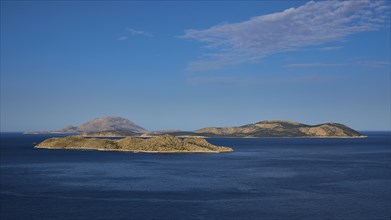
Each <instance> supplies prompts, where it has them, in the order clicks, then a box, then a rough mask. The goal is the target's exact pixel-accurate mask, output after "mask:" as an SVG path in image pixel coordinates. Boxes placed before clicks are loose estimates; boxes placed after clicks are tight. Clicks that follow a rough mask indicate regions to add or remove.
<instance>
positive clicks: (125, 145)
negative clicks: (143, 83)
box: [35, 135, 233, 153]
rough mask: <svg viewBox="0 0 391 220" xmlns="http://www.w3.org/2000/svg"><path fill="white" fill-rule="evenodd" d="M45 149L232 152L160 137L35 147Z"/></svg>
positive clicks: (70, 139)
mask: <svg viewBox="0 0 391 220" xmlns="http://www.w3.org/2000/svg"><path fill="white" fill-rule="evenodd" d="M35 148H46V149H75V150H99V151H124V152H143V153H223V152H224V153H225V152H233V149H232V148H229V147H222V146H215V145H212V144H210V143H208V142H207V141H206V140H205V139H202V138H192V137H190V138H185V139H183V140H181V139H179V138H177V137H174V136H170V135H162V136H157V137H152V138H149V139H144V138H139V137H125V138H122V139H117V140H114V139H101V138H86V137H80V136H67V137H63V138H49V139H46V140H44V141H43V142H41V143H40V144H38V145H37V146H35Z"/></svg>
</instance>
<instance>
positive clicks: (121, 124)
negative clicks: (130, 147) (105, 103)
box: [77, 116, 148, 133]
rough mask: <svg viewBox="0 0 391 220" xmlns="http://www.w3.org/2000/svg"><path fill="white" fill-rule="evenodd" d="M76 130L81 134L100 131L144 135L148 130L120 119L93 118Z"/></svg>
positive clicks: (110, 117)
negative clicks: (128, 132) (129, 132)
mask: <svg viewBox="0 0 391 220" xmlns="http://www.w3.org/2000/svg"><path fill="white" fill-rule="evenodd" d="M77 130H78V131H79V132H82V133H93V132H101V131H131V132H135V133H146V132H148V130H146V129H144V128H142V127H141V126H139V125H136V124H135V123H133V122H131V121H130V120H128V119H126V118H122V117H112V116H108V117H102V118H95V119H93V120H91V121H88V122H86V123H84V124H82V125H80V126H79V127H78V128H77Z"/></svg>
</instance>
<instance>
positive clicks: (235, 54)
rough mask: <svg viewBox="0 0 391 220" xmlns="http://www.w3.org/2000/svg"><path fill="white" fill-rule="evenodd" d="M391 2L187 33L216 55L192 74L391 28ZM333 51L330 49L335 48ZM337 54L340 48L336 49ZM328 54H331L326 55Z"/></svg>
mask: <svg viewBox="0 0 391 220" xmlns="http://www.w3.org/2000/svg"><path fill="white" fill-rule="evenodd" d="M389 8H390V7H389V4H388V3H387V2H386V1H380V0H379V1H360V0H351V1H320V2H313V1H310V2H308V3H306V4H304V5H302V6H300V7H298V8H289V9H287V10H285V11H282V12H278V13H273V14H268V15H262V16H258V17H254V18H251V19H249V20H247V21H244V22H241V23H231V24H222V25H216V26H213V27H211V28H208V29H204V30H196V29H190V30H186V31H185V34H184V35H183V36H182V37H183V38H186V39H194V40H197V41H200V42H203V43H205V45H206V47H207V48H208V49H209V50H210V51H212V52H211V53H208V54H204V56H205V58H204V59H201V60H198V61H195V62H192V63H191V64H190V65H189V66H188V70H190V71H199V70H210V69H218V68H222V67H226V66H230V65H237V64H241V63H248V62H258V61H259V60H261V59H262V58H263V57H265V56H267V55H270V54H273V53H278V52H283V51H289V50H296V49H298V48H301V47H305V46H312V45H320V44H323V43H327V42H333V41H339V40H343V39H344V38H345V37H346V36H348V35H351V34H354V33H358V32H364V31H373V30H379V29H382V28H384V27H386V26H387V25H389V24H388V23H389V18H390V15H389ZM329 49H330V48H329ZM333 49H336V48H333ZM326 50H327V49H326Z"/></svg>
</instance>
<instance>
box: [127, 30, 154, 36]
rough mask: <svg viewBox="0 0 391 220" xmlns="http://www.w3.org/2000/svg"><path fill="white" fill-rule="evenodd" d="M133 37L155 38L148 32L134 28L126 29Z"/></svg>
mask: <svg viewBox="0 0 391 220" xmlns="http://www.w3.org/2000/svg"><path fill="white" fill-rule="evenodd" d="M126 30H127V31H128V32H129V33H130V34H131V35H133V36H134V35H141V36H146V37H153V35H152V34H151V33H149V32H146V31H138V30H135V29H132V28H127V29H126Z"/></svg>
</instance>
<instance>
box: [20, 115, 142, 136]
mask: <svg viewBox="0 0 391 220" xmlns="http://www.w3.org/2000/svg"><path fill="white" fill-rule="evenodd" d="M99 132H115V133H117V134H118V133H120V134H124V135H125V136H133V135H130V134H132V133H136V134H143V133H147V132H148V130H146V129H144V128H143V127H141V126H139V125H136V124H135V123H133V122H132V121H130V120H128V119H126V118H122V117H118V116H107V117H101V118H95V119H93V120H91V121H88V122H86V123H84V124H82V125H80V126H79V127H75V126H72V125H68V126H66V127H65V128H62V129H60V130H57V131H38V132H25V134H58V133H60V134H84V135H86V134H90V133H91V134H94V133H95V134H97V133H99ZM98 136H99V135H98Z"/></svg>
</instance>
